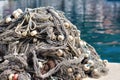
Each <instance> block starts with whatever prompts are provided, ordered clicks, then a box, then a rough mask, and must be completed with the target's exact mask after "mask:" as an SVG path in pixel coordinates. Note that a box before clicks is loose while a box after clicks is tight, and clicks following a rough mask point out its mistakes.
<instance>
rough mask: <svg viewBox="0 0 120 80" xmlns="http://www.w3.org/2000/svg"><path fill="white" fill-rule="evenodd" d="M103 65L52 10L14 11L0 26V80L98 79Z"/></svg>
mask: <svg viewBox="0 0 120 80" xmlns="http://www.w3.org/2000/svg"><path fill="white" fill-rule="evenodd" d="M106 65H107V61H106V60H103V61H102V60H101V59H100V57H99V55H98V54H97V52H96V51H95V49H94V48H93V47H92V46H91V45H89V44H88V43H87V42H85V41H83V40H81V39H80V31H79V30H78V29H77V28H76V26H75V25H73V24H72V23H71V22H70V21H69V20H67V19H66V17H65V16H64V15H63V12H60V11H57V10H55V9H54V8H51V7H40V8H35V9H29V8H27V9H26V10H25V12H22V10H21V9H17V10H15V11H14V12H13V14H12V15H10V16H8V17H6V18H5V19H3V20H2V21H1V22H0V80H81V79H83V78H85V77H87V76H88V77H93V78H99V77H100V76H101V75H106V73H107V72H108V69H107V68H106Z"/></svg>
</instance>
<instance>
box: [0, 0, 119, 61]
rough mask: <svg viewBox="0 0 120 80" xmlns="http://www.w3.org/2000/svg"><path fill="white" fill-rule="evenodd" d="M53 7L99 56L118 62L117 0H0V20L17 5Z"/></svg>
mask: <svg viewBox="0 0 120 80" xmlns="http://www.w3.org/2000/svg"><path fill="white" fill-rule="evenodd" d="M41 6H53V7H54V8H55V9H58V10H61V11H63V12H64V13H65V15H66V17H67V18H68V19H69V20H70V21H71V22H72V23H73V24H75V25H76V26H77V27H78V29H79V30H80V31H81V38H82V39H83V40H85V41H87V42H88V43H89V44H91V45H92V46H93V47H94V48H95V49H96V50H97V52H98V54H99V55H100V56H101V58H102V59H108V61H110V62H120V1H119V0H0V19H3V18H4V17H6V16H7V15H10V14H11V13H12V12H13V11H14V10H16V9H17V8H21V9H22V10H25V8H27V7H28V8H36V7H41Z"/></svg>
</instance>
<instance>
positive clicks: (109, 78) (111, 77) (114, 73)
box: [83, 63, 120, 80]
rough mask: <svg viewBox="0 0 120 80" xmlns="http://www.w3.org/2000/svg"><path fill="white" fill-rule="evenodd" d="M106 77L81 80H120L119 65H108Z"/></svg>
mask: <svg viewBox="0 0 120 80" xmlns="http://www.w3.org/2000/svg"><path fill="white" fill-rule="evenodd" d="M107 67H108V68H109V72H108V75H106V76H102V77H101V78H99V79H92V78H86V79H83V80H120V63H109V64H108V66H107Z"/></svg>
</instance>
